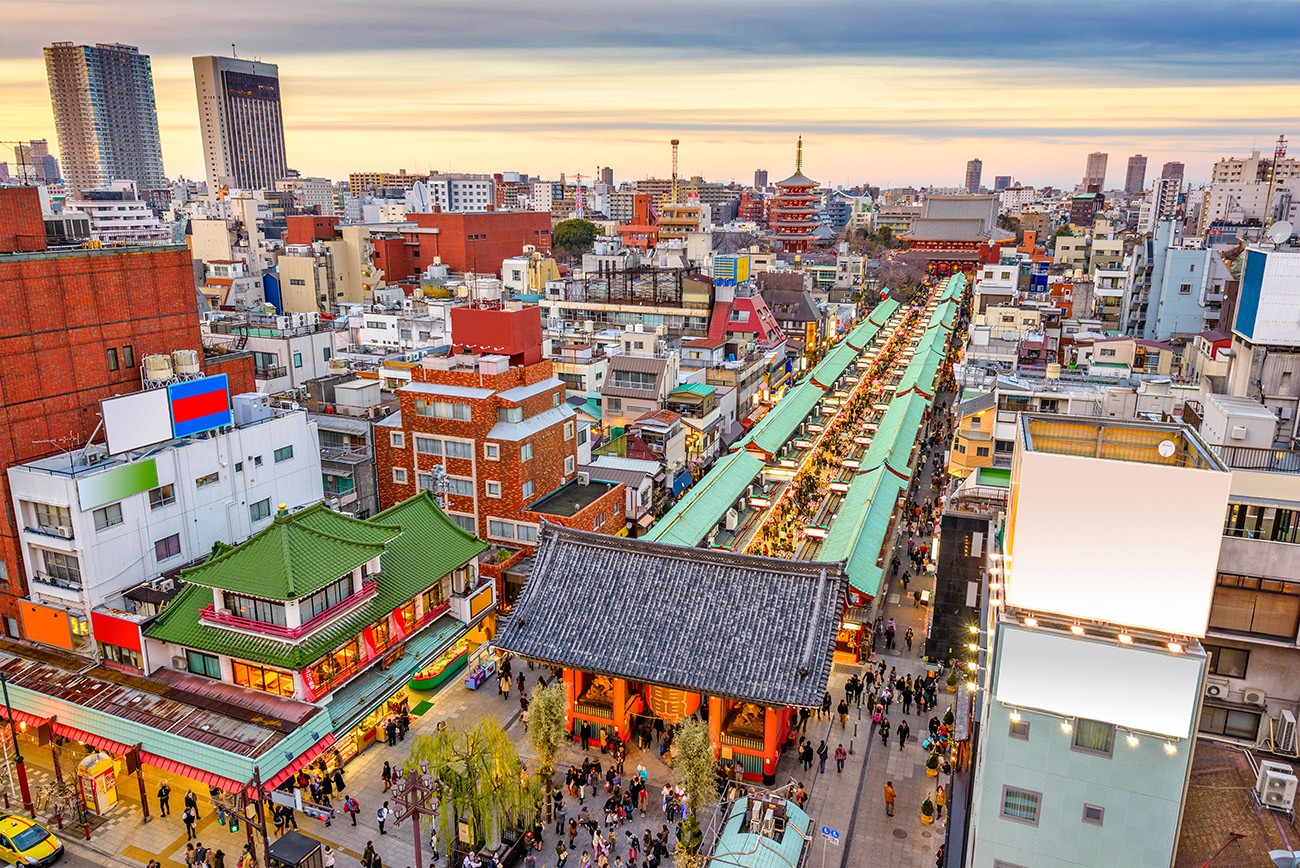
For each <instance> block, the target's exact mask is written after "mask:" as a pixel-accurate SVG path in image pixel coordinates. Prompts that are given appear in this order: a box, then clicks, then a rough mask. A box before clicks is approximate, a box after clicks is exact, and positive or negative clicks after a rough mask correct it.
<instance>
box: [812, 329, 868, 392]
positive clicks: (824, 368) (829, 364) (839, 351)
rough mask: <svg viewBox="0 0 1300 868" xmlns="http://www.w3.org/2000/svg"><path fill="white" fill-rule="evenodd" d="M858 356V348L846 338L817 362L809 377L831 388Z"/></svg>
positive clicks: (822, 385)
mask: <svg viewBox="0 0 1300 868" xmlns="http://www.w3.org/2000/svg"><path fill="white" fill-rule="evenodd" d="M864 325H870V323H864ZM857 358H858V350H857V349H856V348H855V347H854V346H853V345H852V344H850V343H849V342H848V339H847V338H846V339H845V340H842V341H840V342H839V343H838V344H836V345H835V348H834V349H832V350H831V351H830V352H829V353H827V354H826V357H825V358H823V359H822V360H821V361H820V362H818V363H817V365H816V367H814V368H813V369H812V373H811V374H810V375H809V376H808V379H809V380H815V381H816V382H817V383H818V384H820V385H821V387H822V388H823V389H829V388H830V386H831V384H832V383H834V382H835V380H836V379H838V378H839V376H840V374H842V373H844V371H845V369H846V368H848V366H849V365H851V364H853V363H854V362H855V361H857Z"/></svg>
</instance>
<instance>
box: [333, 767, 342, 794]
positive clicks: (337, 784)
mask: <svg viewBox="0 0 1300 868" xmlns="http://www.w3.org/2000/svg"><path fill="white" fill-rule="evenodd" d="M334 791H335V792H339V793H341V792H343V769H341V768H337V769H335V770H334Z"/></svg>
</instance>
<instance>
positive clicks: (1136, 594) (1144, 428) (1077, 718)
mask: <svg viewBox="0 0 1300 868" xmlns="http://www.w3.org/2000/svg"><path fill="white" fill-rule="evenodd" d="M1231 483H1232V476H1231V474H1229V473H1228V472H1227V470H1226V468H1225V467H1224V465H1223V464H1222V462H1220V461H1219V459H1218V457H1217V456H1216V455H1215V454H1214V452H1213V450H1212V449H1211V448H1210V447H1209V446H1208V445H1207V444H1206V443H1205V442H1204V441H1203V440H1202V439H1201V438H1200V437H1199V436H1198V435H1197V434H1196V432H1195V431H1193V430H1191V429H1190V428H1187V427H1185V426H1180V425H1162V424H1155V423H1144V422H1118V421H1113V420H1106V421H1103V420H1090V419H1071V418H1065V417H1058V416H1042V415H1022V416H1021V417H1020V419H1019V421H1018V423H1017V434H1016V443H1015V452H1014V455H1013V458H1012V470H1011V499H1010V508H1009V512H1008V515H1007V529H1006V536H1005V546H1004V550H1003V551H1002V552H1000V553H996V554H997V555H1000V557H999V556H993V557H990V558H989V559H988V561H987V566H988V570H989V573H990V576H989V582H988V592H987V595H986V597H985V606H984V609H983V612H982V621H983V623H982V624H981V625H979V626H975V627H974V628H973V629H974V631H975V633H976V634H977V635H978V636H979V637H981V638H984V637H986V641H983V642H981V643H977V644H976V645H975V647H977V648H979V652H978V653H976V654H972V655H971V657H972V659H971V661H970V666H971V671H973V672H978V673H979V675H978V676H977V677H974V678H972V680H971V683H970V686H971V688H972V689H973V690H975V691H977V699H976V700H975V702H977V703H978V706H979V727H980V746H979V752H978V755H977V757H976V760H975V770H974V776H973V785H972V800H971V811H970V817H971V829H970V831H969V834H968V836H967V841H968V847H967V853H966V857H967V858H966V860H965V863H964V864H967V865H973V866H980V868H991V866H1011V865H1035V866H1039V865H1043V866H1046V865H1061V866H1064V865H1096V866H1110V865H1144V866H1156V865H1172V864H1173V862H1174V854H1175V848H1176V844H1177V839H1178V828H1179V823H1180V820H1181V817H1182V809H1183V802H1184V799H1185V798H1186V794H1187V789H1188V785H1189V781H1190V777H1191V774H1190V773H1191V759H1192V753H1193V748H1194V738H1195V737H1196V732H1197V727H1198V719H1199V718H1200V713H1201V705H1202V692H1203V689H1204V680H1205V676H1206V673H1207V671H1208V669H1209V667H1210V660H1211V657H1210V654H1208V653H1207V648H1206V647H1205V646H1203V645H1202V644H1201V640H1202V639H1203V638H1204V637H1205V634H1206V625H1207V623H1209V621H1210V617H1211V608H1212V598H1213V596H1214V593H1215V586H1216V572H1217V565H1218V561H1219V549H1220V539H1221V533H1220V529H1221V527H1222V521H1223V514H1224V510H1225V509H1226V508H1227V505H1228V497H1229V488H1230V486H1231ZM1119 490H1124V491H1139V492H1158V496H1159V497H1160V498H1161V502H1162V504H1164V506H1165V508H1164V509H1162V510H1160V511H1159V513H1158V514H1156V513H1152V512H1147V513H1145V514H1144V516H1143V520H1142V521H1133V520H1132V515H1131V512H1130V511H1129V510H1125V509H1116V508H1115V500H1114V495H1115V492H1116V491H1119ZM1063 492H1068V494H1069V507H1068V510H1069V513H1070V516H1071V519H1070V528H1071V531H1072V532H1073V533H1074V534H1075V535H1076V536H1075V537H1074V538H1075V539H1076V540H1077V541H1078V544H1076V545H1072V546H1069V547H1068V548H1067V549H1063V546H1062V538H1061V515H1062V509H1063V508H1062V506H1061V501H1060V498H1061V495H1062V493H1063ZM1096 540H1105V541H1106V544H1105V545H1095V544H1093V541H1096ZM1136 575H1140V576H1142V580H1141V581H1140V582H1138V581H1134V580H1133V578H1132V577H1133V576H1136ZM963 713H964V709H963ZM958 730H959V731H960V730H961V727H960V726H959V727H958Z"/></svg>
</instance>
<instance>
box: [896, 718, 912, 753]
mask: <svg viewBox="0 0 1300 868" xmlns="http://www.w3.org/2000/svg"><path fill="white" fill-rule="evenodd" d="M911 734H912V727H910V726H908V725H907V721H906V720H904V721H903V722H902V723H900V724H899V725H898V749H899V750H902V749H903V746H904V745H906V744H907V737H908V736H910V735H911Z"/></svg>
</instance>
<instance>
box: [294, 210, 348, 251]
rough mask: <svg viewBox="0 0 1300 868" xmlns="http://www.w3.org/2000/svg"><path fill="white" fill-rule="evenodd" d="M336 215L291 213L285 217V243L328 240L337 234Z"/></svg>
mask: <svg viewBox="0 0 1300 868" xmlns="http://www.w3.org/2000/svg"><path fill="white" fill-rule="evenodd" d="M338 225H339V218H338V217H319V216H316V215H313V214H293V215H290V216H289V217H287V218H285V230H284V243H285V244H311V243H312V242H313V241H329V240H331V239H333V238H335V237H336V236H337V235H338Z"/></svg>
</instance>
